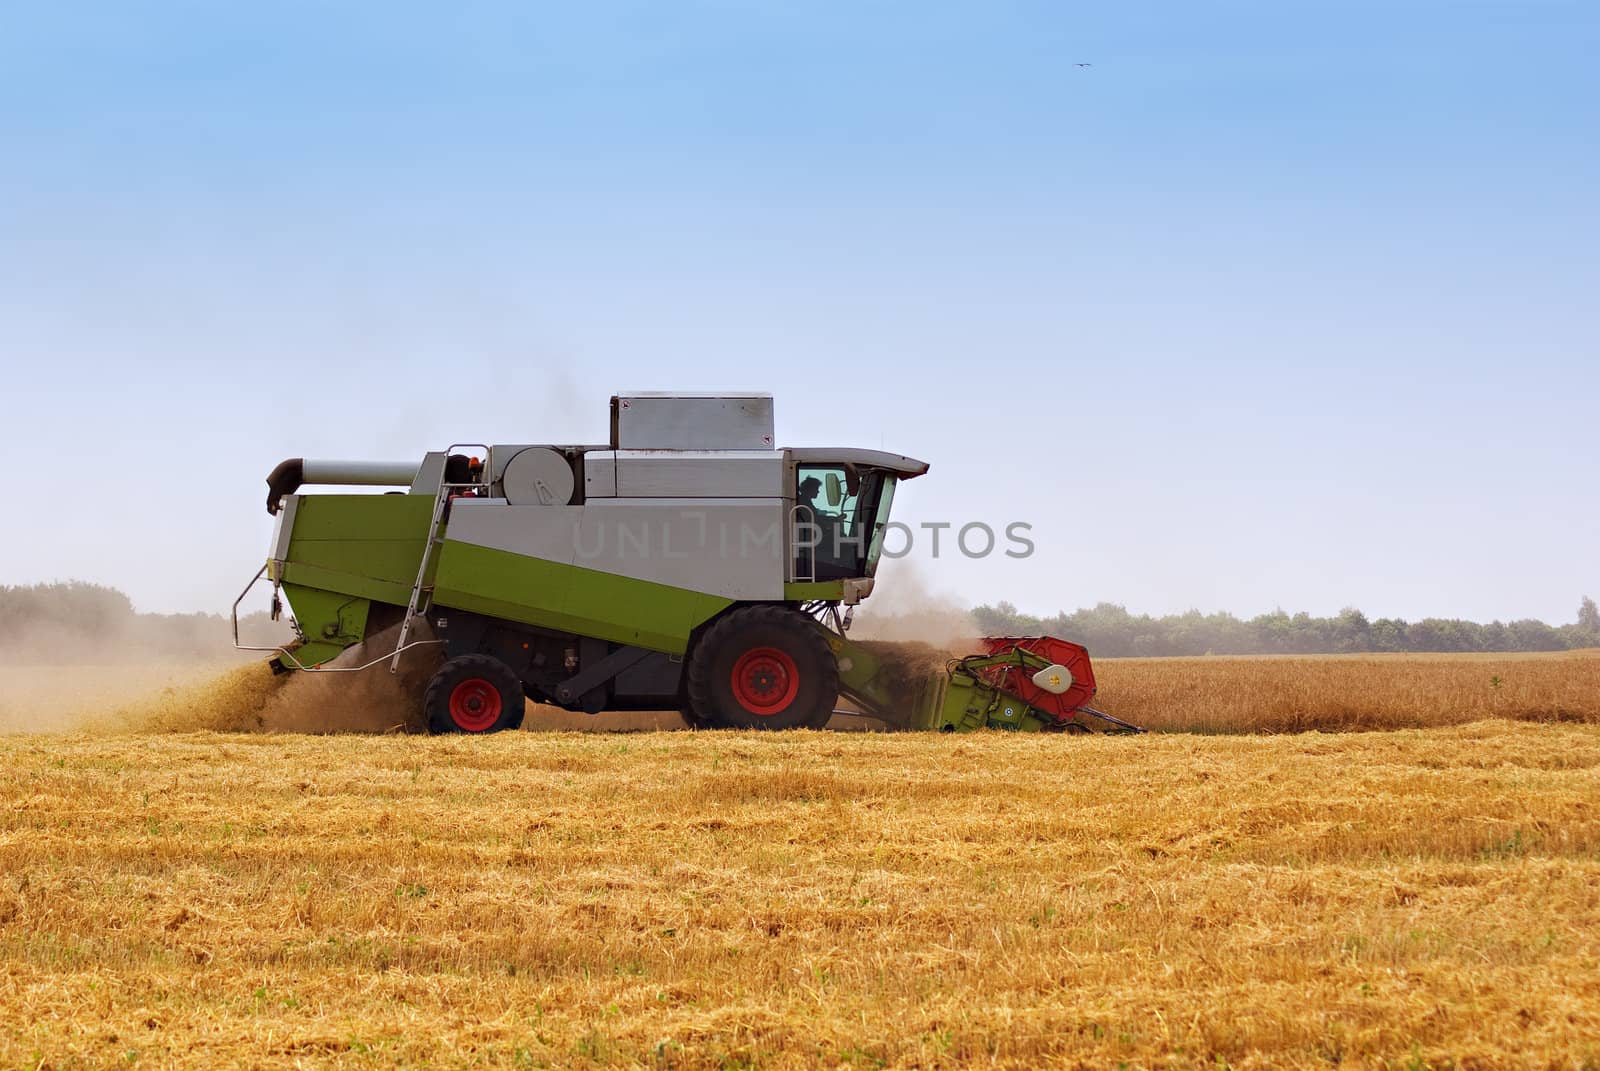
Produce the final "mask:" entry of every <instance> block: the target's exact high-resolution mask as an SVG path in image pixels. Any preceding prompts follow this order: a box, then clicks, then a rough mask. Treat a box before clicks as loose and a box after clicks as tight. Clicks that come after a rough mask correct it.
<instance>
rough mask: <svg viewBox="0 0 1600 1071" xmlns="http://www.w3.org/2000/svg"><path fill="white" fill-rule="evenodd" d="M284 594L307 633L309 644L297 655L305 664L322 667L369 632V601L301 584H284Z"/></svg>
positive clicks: (296, 618)
mask: <svg viewBox="0 0 1600 1071" xmlns="http://www.w3.org/2000/svg"><path fill="white" fill-rule="evenodd" d="M283 593H284V595H285V596H287V597H288V599H289V605H290V606H292V607H294V613H295V620H296V621H298V622H299V624H300V630H301V631H302V632H304V633H305V637H306V642H305V643H303V644H301V645H300V647H298V648H296V650H295V652H294V657H295V659H296V660H297V661H298V662H300V663H301V664H302V665H306V666H320V665H321V664H322V663H324V662H326V661H328V659H330V658H333V657H334V656H336V655H337V654H338V653H339V652H340V651H343V650H344V649H345V648H346V647H349V646H350V645H351V644H356V643H360V642H361V638H362V637H363V636H365V635H366V633H367V611H369V610H370V609H371V608H372V602H371V601H370V600H368V599H363V598H356V597H352V596H350V595H345V594H342V593H340V592H334V591H326V590H323V589H321V588H308V587H302V586H300V585H298V584H285V585H284V586H283Z"/></svg>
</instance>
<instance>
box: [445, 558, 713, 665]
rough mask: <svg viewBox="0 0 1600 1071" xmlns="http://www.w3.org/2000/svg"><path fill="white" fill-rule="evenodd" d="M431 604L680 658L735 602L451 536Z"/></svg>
mask: <svg viewBox="0 0 1600 1071" xmlns="http://www.w3.org/2000/svg"><path fill="white" fill-rule="evenodd" d="M433 601H434V603H435V604H436V605H438V606H450V607H455V608H456V609H460V610H470V611H473V612H475V613H480V614H488V615H489V616H491V617H500V618H505V619H507V620H510V621H521V622H523V623H524V624H529V625H538V626H540V627H542V628H550V629H556V630H558V631H562V632H573V633H576V634H578V635H580V636H594V637H596V638H598V639H602V640H610V641H611V642H612V643H627V644H632V645H634V646H636V647H648V648H650V649H651V650H653V651H665V652H667V653H668V654H682V653H683V652H684V651H685V650H686V649H687V648H688V646H689V636H690V634H691V633H692V632H693V631H694V630H695V629H696V628H698V627H699V626H700V625H702V624H704V623H705V622H706V621H708V620H710V619H711V618H713V617H715V616H716V615H717V614H719V613H721V612H722V611H723V610H725V609H727V608H728V607H729V606H732V605H733V601H732V600H731V599H727V598H724V597H722V596H720V595H708V594H706V593H704V592H699V591H690V590H688V589H686V588H676V587H671V586H669V585H667V584H657V583H652V582H651V581H648V580H635V579H633V578H631V577H626V576H617V575H615V574H612V573H603V572H600V571H599V570H596V569H585V568H583V567H581V566H576V565H564V564H562V563H560V562H549V561H543V560H542V559H539V558H529V557H527V556H525V555H522V554H514V553H512V552H510V551H505V550H494V549H492V548H490V547H480V546H476V545H474V544H471V543H457V542H454V541H452V540H449V539H446V540H445V541H444V545H443V546H441V547H440V548H439V555H438V569H437V570H436V573H435V576H434V592H433Z"/></svg>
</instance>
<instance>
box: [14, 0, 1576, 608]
mask: <svg viewBox="0 0 1600 1071" xmlns="http://www.w3.org/2000/svg"><path fill="white" fill-rule="evenodd" d="M1597 54H1600V7H1596V6H1595V5H1592V4H1587V3H1566V2H1526V3H1474V2H1458V3H1442V2H1425V3H1409V4H1376V3H1370V4H1369V3H1337V4H1334V3H1328V4H1281V3H1257V2H1235V3H1183V4H1176V3H1173V4H1137V3H1132V4H1115V5H1093V6H1088V5H1083V6H1078V5H1069V4H1060V3H1052V4H1043V3H1039V4H1034V3H1011V4H1007V3H988V4H947V5H940V4H929V3H918V4H911V3H856V4H836V5H830V4H808V5H781V6H780V5H775V4H774V5H763V4H735V3H676V4H663V3H639V4H606V3H593V4H582V5H570V6H562V7H557V6H550V5H535V4H510V3H504V4H503V3H463V4H458V5H451V6H450V9H449V10H444V9H443V8H442V7H441V6H429V7H424V6H420V5H406V4H393V3H386V4H345V5H333V4H311V3H274V4H260V5H227V4H220V3H182V4H180V3H172V4H148V5H130V4H110V3H106V4H77V3H70V2H67V3H60V4H50V5H45V4H31V5H28V4H5V5H0V362H3V366H4V373H5V379H4V384H5V386H4V388H3V390H4V392H5V396H6V398H7V400H8V402H9V404H8V405H7V407H6V409H7V424H8V428H9V430H10V435H9V439H10V441H11V443H12V448H13V451H14V453H13V456H14V457H15V458H16V462H15V463H16V464H17V465H18V466H20V467H21V470H22V471H21V473H19V475H18V476H17V477H15V478H14V479H13V481H12V482H13V491H12V493H11V494H10V495H8V496H7V497H8V498H9V500H10V503H9V505H6V506H3V507H0V510H3V511H4V515H5V523H4V524H3V526H0V582H10V583H16V582H29V581H34V580H48V579H56V578H72V577H77V578H85V579H92V580H97V581H101V582H105V583H112V584H116V585H118V586H120V587H122V588H124V589H125V590H127V591H128V592H129V593H130V594H131V595H133V597H134V599H135V601H136V602H137V603H138V604H139V605H140V606H141V608H145V609H152V610H194V609H221V608H224V607H225V606H226V604H227V603H228V602H229V601H231V599H232V596H233V594H234V593H235V592H236V590H237V588H238V586H239V585H240V584H241V583H242V581H243V579H244V578H246V577H248V575H249V574H250V573H251V572H253V571H254V569H255V567H256V565H257V564H259V560H260V558H261V556H262V553H263V550H264V546H265V540H266V537H267V532H268V519H267V517H266V515H265V514H264V512H263V511H262V510H261V506H260V501H261V494H262V483H261V480H262V477H263V476H264V475H265V473H266V471H267V470H268V469H269V468H270V467H271V466H272V465H273V464H274V463H275V462H276V461H278V460H279V459H280V458H282V457H285V456H290V455H316V456H354V457H380V458H381V457H398V458H408V457H413V456H417V455H419V454H420V453H422V452H423V451H424V450H426V449H430V448H438V447H440V446H442V445H444V444H446V443H448V442H451V441H461V440H472V441H484V440H488V441H512V442H517V441H573V440H578V441H599V440H601V439H603V438H604V435H605V429H606V415H605V405H606V399H607V397H608V396H609V395H610V394H612V393H613V392H615V391H617V390H619V389H620V390H626V389H671V388H675V387H681V388H684V389H722V388H741V389H754V390H766V391H771V392H773V393H774V394H775V395H776V396H777V399H778V403H777V404H778V423H779V438H780V440H781V441H783V442H785V443H789V444H834V445H860V446H870V447H879V446H882V447H886V448H889V449H893V450H897V451H900V452H903V453H908V454H912V455H915V456H919V457H923V458H926V459H928V460H930V461H931V462H932V463H933V469H932V472H931V473H930V474H929V476H928V477H926V478H925V479H922V480H918V481H916V482H915V483H912V484H910V485H908V486H907V487H906V488H905V490H904V493H903V494H902V496H901V499H900V502H899V507H900V513H899V516H900V518H901V519H903V520H906V521H908V522H910V523H912V524H916V523H918V522H920V521H923V520H945V519H949V520H954V521H957V522H961V521H965V520H969V519H976V520H985V521H989V522H992V523H995V524H996V525H997V526H998V525H1000V524H1003V523H1004V522H1007V521H1011V520H1025V521H1028V522H1030V523H1032V524H1033V526H1034V534H1035V540H1036V542H1037V544H1038V553H1037V554H1036V555H1035V556H1034V557H1033V558H1032V559H1029V560H1028V561H1026V562H1017V561H1014V560H1011V559H1005V558H997V559H989V560H984V561H966V560H964V559H962V558H961V557H960V556H959V555H957V556H955V557H953V558H952V557H950V556H945V557H943V558H941V560H939V561H938V562H933V561H929V560H927V559H926V556H925V555H913V557H912V558H911V559H909V561H910V562H912V563H915V565H914V569H910V570H907V569H902V570H900V571H901V574H902V576H903V577H904V578H905V581H906V583H908V584H909V583H910V582H911V576H910V574H911V573H912V572H914V573H915V577H916V581H917V582H918V583H919V584H921V585H924V586H926V587H929V588H931V589H933V590H934V591H936V592H941V593H945V594H948V595H950V596H952V597H955V598H958V599H962V600H966V601H986V600H995V599H1009V600H1011V601H1013V602H1015V603H1017V604H1019V605H1021V606H1023V607H1024V608H1027V609H1030V610H1034V611H1038V612H1048V611H1054V610H1056V609H1059V608H1070V607H1075V606H1078V605H1087V604H1091V603H1094V602H1097V601H1101V600H1109V601H1114V602H1121V603H1124V604H1126V605H1128V606H1129V607H1130V608H1131V609H1134V610H1147V611H1152V612H1166V611H1179V610H1184V609H1187V608H1190V607H1198V608H1200V609H1203V610H1215V609H1229V610H1233V611H1236V612H1239V613H1243V614H1253V613H1258V612H1262V611H1264V610H1269V609H1272V608H1273V607H1276V606H1282V607H1284V608H1286V609H1290V610H1298V609H1308V610H1311V611H1314V612H1320V613H1329V612H1334V611H1337V610H1338V609H1339V608H1340V607H1341V606H1344V605H1348V604H1354V605H1358V606H1360V607H1362V608H1364V609H1366V610H1367V611H1368V612H1369V613H1371V614H1375V615H1376V614H1394V615H1401V616H1406V617H1420V616H1424V615H1447V616H1453V615H1460V616H1469V617H1475V618H1480V619H1488V618H1495V617H1498V618H1503V619H1509V618H1517V617H1527V616H1535V617H1543V618H1546V619H1549V620H1554V621H1565V620H1570V619H1571V618H1572V617H1573V614H1574V611H1575V609H1576V606H1577V602H1578V598H1579V596H1580V595H1581V594H1583V593H1584V592H1591V593H1593V594H1595V595H1597V596H1600V555H1597V553H1596V551H1595V548H1596V547H1597V546H1600V494H1597V487H1596V483H1597V481H1596V476H1595V474H1596V472H1597V471H1600V434H1597V432H1596V430H1595V428H1596V419H1595V417H1596V404H1597V400H1600V370H1597V369H1600V326H1597V324H1600V319H1597V315H1596V308H1595V306H1596V301H1595V297H1594V295H1595V294H1597V293H1600V253H1597V250H1600V200H1597V197H1596V194H1595V190H1596V189H1600V137H1597V135H1600V65H1597V64H1596V63H1595V61H1594V57H1595V56H1596V55H1597ZM1080 62H1084V63H1092V64H1093V66H1091V67H1077V66H1075V64H1076V63H1080ZM893 581H894V572H893V571H891V572H888V573H886V576H885V585H886V587H887V586H888V585H889V584H891V583H893Z"/></svg>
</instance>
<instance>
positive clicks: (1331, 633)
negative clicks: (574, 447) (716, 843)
mask: <svg viewBox="0 0 1600 1071" xmlns="http://www.w3.org/2000/svg"><path fill="white" fill-rule="evenodd" d="M972 617H973V619H974V620H975V621H976V622H977V624H978V627H979V628H980V629H981V630H982V632H983V634H984V635H989V636H1034V635H1052V636H1059V637H1061V638H1062V639H1067V640H1072V641H1073V642H1075V643H1081V644H1083V645H1084V646H1085V647H1087V648H1089V649H1090V650H1091V651H1092V652H1094V653H1095V654H1097V655H1101V656H1105V657H1128V656H1162V655H1206V654H1217V655H1253V654H1307V655H1309V654H1363V653H1368V652H1416V653H1440V652H1495V651H1505V652H1516V651H1566V650H1574V649H1577V648H1583V647H1600V608H1597V607H1596V605H1595V601H1594V600H1593V599H1591V598H1589V597H1587V596H1585V597H1584V599H1583V600H1582V602H1581V603H1580V604H1579V607H1578V616H1577V620H1576V621H1575V622H1573V623H1571V624H1566V625H1549V624H1546V623H1545V622H1543V621H1535V620H1531V619H1529V620H1521V621H1510V622H1501V621H1491V622H1489V623H1488V624H1480V623H1478V622H1474V621H1463V620H1460V619H1458V618H1438V617H1428V618H1423V619H1422V620H1420V621H1405V620H1402V619H1399V618H1392V617H1380V618H1377V619H1376V620H1369V619H1368V618H1367V616H1366V614H1364V613H1362V612H1361V611H1360V610H1357V609H1354V608H1349V609H1345V610H1342V611H1340V612H1339V614H1338V615H1337V616H1334V617H1313V616H1311V615H1310V614H1306V613H1299V614H1288V613H1285V612H1284V611H1282V610H1276V611H1274V612H1272V613H1270V614H1261V615H1260V616H1258V617H1252V618H1249V619H1242V618H1238V617H1235V616H1234V615H1233V614H1229V613H1214V614H1202V613H1200V612H1199V611H1198V610H1190V611H1189V612H1188V613H1183V614H1169V615H1166V616H1164V617H1152V616H1151V615H1149V614H1133V613H1129V612H1128V610H1127V608H1125V607H1123V606H1119V605H1116V604H1115V603H1104V602H1103V603H1100V604H1099V605H1097V606H1094V607H1091V608H1089V609H1082V610H1075V611H1073V612H1072V613H1065V612H1063V613H1059V614H1056V615H1055V616H1054V617H1035V616H1033V615H1031V614H1025V613H1022V612H1021V611H1019V610H1018V609H1017V608H1016V607H1015V606H1014V605H1012V604H1011V603H1009V602H999V603H996V604H994V605H992V606H990V605H983V606H978V607H975V608H974V609H973V610H972ZM240 629H241V634H242V636H243V638H244V639H245V641H246V642H251V643H262V642H267V641H268V639H269V637H270V638H272V642H281V640H282V639H283V638H284V637H283V636H281V635H280V633H282V632H283V631H284V627H283V625H282V624H281V623H280V624H277V625H274V624H273V623H272V622H269V621H268V620H267V616H266V615H265V614H262V613H255V614H251V615H249V616H248V617H245V618H241V619H240ZM65 643H87V644H95V643H104V644H107V645H121V646H122V647H124V648H126V647H128V646H129V645H133V646H136V647H138V648H141V649H144V650H146V651H150V652H155V651H161V652H163V653H165V654H169V655H192V656H203V655H207V654H214V653H216V652H217V651H219V650H224V649H226V650H231V649H232V637H231V635H230V634H229V630H228V620H227V618H225V617H223V616H222V615H221V614H207V613H192V614H149V613H140V612H139V611H138V610H136V609H135V608H134V605H133V601H132V600H131V599H129V598H128V596H127V595H125V594H124V593H122V592H121V591H119V590H117V589H116V588H112V587H106V586H105V585H101V584H90V583H85V582H82V581H69V582H65V583H53V584H29V585H15V586H13V585H4V584H0V653H4V652H7V651H11V652H16V651H30V652H33V653H36V654H42V653H47V652H48V650H49V649H50V648H51V647H54V646H56V645H59V644H65ZM83 653H88V652H83Z"/></svg>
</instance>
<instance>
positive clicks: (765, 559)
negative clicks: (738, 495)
mask: <svg viewBox="0 0 1600 1071" xmlns="http://www.w3.org/2000/svg"><path fill="white" fill-rule="evenodd" d="M783 518H784V508H783V502H782V500H781V499H778V498H771V499H756V498H749V499H645V500H640V499H631V500H630V499H598V500H591V501H590V502H588V503H587V504H585V505H581V506H514V505H510V504H509V503H507V502H505V500H503V499H493V498H488V499H476V500H474V499H458V500H457V501H456V502H455V503H454V504H453V505H452V506H451V516H450V523H449V526H448V528H447V529H446V530H445V539H446V540H448V541H451V542H458V543H470V544H472V545H474V546H480V547H488V548H491V549H494V550H504V551H509V552H511V553H513V554H521V555H525V556H526V557H529V558H538V559H540V560H542V561H550V562H558V563H560V564H562V565H572V566H576V567H578V568H581V569H594V570H597V571H600V572H604V573H611V574H613V575H616V576H626V577H629V578H631V579H634V580H648V581H652V582H654V583H657V584H668V585H671V586H672V587H678V588H688V589H690V590H693V591H703V592H706V593H708V594H712V595H721V596H723V597H724V598H728V599H735V600H754V599H771V600H776V599H781V598H783V581H784V549H783V548H784V539H783V527H782V525H783Z"/></svg>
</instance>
